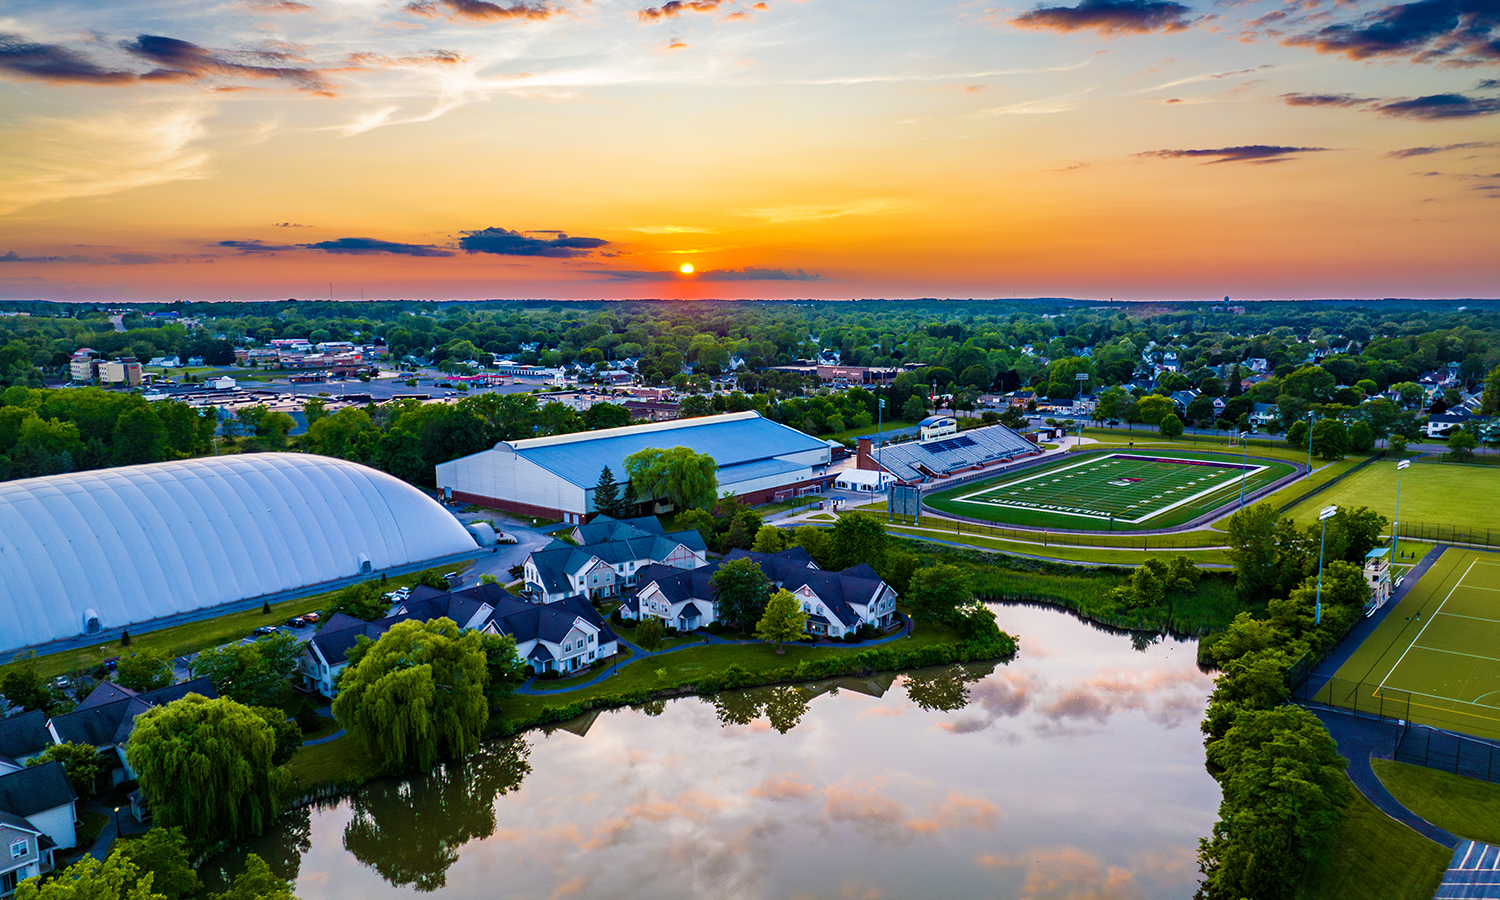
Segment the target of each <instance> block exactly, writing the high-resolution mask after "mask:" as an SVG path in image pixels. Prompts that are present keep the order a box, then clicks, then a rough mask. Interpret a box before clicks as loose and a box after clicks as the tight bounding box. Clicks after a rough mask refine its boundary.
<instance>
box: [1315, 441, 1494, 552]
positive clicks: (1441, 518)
mask: <svg viewBox="0 0 1500 900" xmlns="http://www.w3.org/2000/svg"><path fill="white" fill-rule="evenodd" d="M1496 497H1500V470H1494V469H1482V468H1481V469H1476V468H1467V467H1461V466H1448V465H1443V464H1439V463H1426V462H1418V463H1413V464H1412V465H1411V466H1410V467H1408V468H1406V469H1405V470H1403V471H1402V472H1401V521H1403V522H1406V523H1431V524H1440V525H1455V526H1459V527H1460V530H1461V531H1465V532H1468V533H1473V532H1478V534H1479V535H1484V534H1485V532H1486V531H1489V532H1491V534H1490V537H1491V539H1493V540H1495V541H1497V542H1500V503H1496V502H1495V498H1496ZM1334 505H1337V506H1349V507H1357V506H1368V507H1370V508H1371V509H1373V510H1375V511H1376V512H1378V513H1380V514H1381V515H1383V516H1385V517H1386V518H1387V519H1389V520H1395V518H1396V463H1395V461H1394V460H1391V461H1387V460H1383V459H1382V460H1379V461H1377V462H1374V463H1372V464H1370V465H1368V466H1366V467H1365V468H1363V469H1361V470H1360V471H1358V472H1356V473H1354V474H1353V475H1351V476H1349V477H1348V478H1346V479H1344V480H1343V481H1342V482H1340V483H1338V484H1336V485H1334V486H1333V487H1331V488H1329V489H1328V490H1326V491H1324V492H1323V493H1321V494H1318V495H1317V496H1316V497H1310V498H1308V499H1307V500H1306V501H1304V502H1302V503H1299V504H1297V505H1296V506H1294V507H1292V508H1291V509H1290V510H1288V511H1287V515H1290V516H1291V517H1292V518H1294V519H1296V520H1297V521H1298V522H1299V523H1304V524H1306V523H1310V522H1313V521H1316V520H1317V517H1318V510H1320V509H1322V508H1323V507H1325V506H1334ZM1481 540H1482V539H1481Z"/></svg>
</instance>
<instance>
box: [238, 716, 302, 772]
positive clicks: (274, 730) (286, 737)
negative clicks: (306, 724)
mask: <svg viewBox="0 0 1500 900" xmlns="http://www.w3.org/2000/svg"><path fill="white" fill-rule="evenodd" d="M250 709H251V710H253V711H254V712H255V714H256V715H258V716H260V717H261V718H262V719H265V720H266V724H267V725H269V726H271V734H272V736H273V737H274V738H275V739H276V746H275V749H273V750H272V752H271V762H272V763H274V764H275V765H278V766H279V765H281V764H282V763H284V762H286V761H287V760H289V759H291V758H292V754H293V753H296V752H297V750H298V748H300V747H301V746H302V729H301V728H300V727H298V725H297V723H296V722H295V721H293V720H292V719H289V718H287V715H286V712H285V711H284V710H281V709H278V708H276V707H274V706H252V707H250Z"/></svg>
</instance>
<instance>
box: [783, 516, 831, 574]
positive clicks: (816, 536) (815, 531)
mask: <svg viewBox="0 0 1500 900" xmlns="http://www.w3.org/2000/svg"><path fill="white" fill-rule="evenodd" d="M828 531H829V529H827V528H819V527H818V526H816V525H802V526H800V527H798V528H796V529H795V530H794V531H793V532H792V543H793V544H795V545H796V546H798V547H801V548H802V549H803V550H806V551H807V555H808V556H811V557H812V560H813V562H814V563H816V564H817V566H818V568H820V569H826V568H828V566H829V559H830V557H832V555H833V542H832V540H831V539H830V538H829V535H828Z"/></svg>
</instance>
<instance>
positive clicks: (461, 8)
mask: <svg viewBox="0 0 1500 900" xmlns="http://www.w3.org/2000/svg"><path fill="white" fill-rule="evenodd" d="M402 8H403V9H405V10H406V11H407V12H409V13H412V14H414V15H418V16H427V17H428V18H431V17H434V16H437V15H439V14H441V13H442V12H444V11H446V12H447V14H448V18H449V20H451V21H459V22H501V21H505V20H507V19H520V20H521V21H540V20H544V19H550V18H552V17H553V16H555V15H557V12H558V10H556V9H554V8H552V7H550V6H548V5H547V4H545V3H517V4H514V5H512V6H501V5H500V4H498V3H490V2H488V0H413V2H411V3H408V4H406V6H404V7H402Z"/></svg>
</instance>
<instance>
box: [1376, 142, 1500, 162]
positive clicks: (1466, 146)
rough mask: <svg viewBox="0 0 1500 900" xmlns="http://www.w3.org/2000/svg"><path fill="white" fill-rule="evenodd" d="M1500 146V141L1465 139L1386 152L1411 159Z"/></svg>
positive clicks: (1395, 156) (1392, 156) (1396, 157)
mask: <svg viewBox="0 0 1500 900" xmlns="http://www.w3.org/2000/svg"><path fill="white" fill-rule="evenodd" d="M1493 147H1500V141H1465V142H1464V143H1462V144H1443V145H1442V146H1440V147H1406V148H1404V149H1401V150H1392V151H1391V152H1389V153H1387V154H1385V155H1386V156H1388V157H1391V158H1393V159H1411V158H1412V157H1414V156H1431V155H1432V154H1434V153H1448V152H1450V151H1453V150H1488V149H1490V148H1493Z"/></svg>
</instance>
